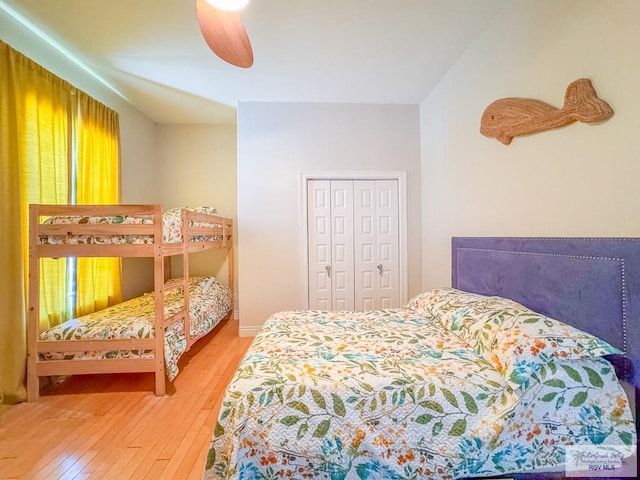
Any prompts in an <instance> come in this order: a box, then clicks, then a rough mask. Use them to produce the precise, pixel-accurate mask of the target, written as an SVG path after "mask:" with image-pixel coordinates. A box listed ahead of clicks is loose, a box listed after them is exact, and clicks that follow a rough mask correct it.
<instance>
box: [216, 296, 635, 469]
mask: <svg viewBox="0 0 640 480" xmlns="http://www.w3.org/2000/svg"><path fill="white" fill-rule="evenodd" d="M464 295H465V294H463V293H462V292H458V291H453V290H452V289H439V290H435V291H433V292H428V293H426V294H422V295H419V296H418V297H416V298H414V299H413V300H412V301H411V302H410V303H409V305H407V307H405V308H402V309H388V310H379V311H369V312H327V311H292V312H281V313H278V314H275V315H273V316H272V317H270V318H269V319H268V320H267V322H266V323H265V324H264V326H263V328H262V330H261V332H260V333H259V334H258V336H257V337H256V338H255V340H254V343H253V345H252V346H251V347H250V349H249V351H248V352H247V354H246V356H245V358H244V359H243V361H242V362H241V364H240V366H239V367H238V369H237V371H236V373H235V375H234V377H233V379H232V381H231V383H230V385H229V387H228V389H227V392H226V395H225V398H224V400H223V403H222V405H221V409H220V414H219V417H218V422H217V423H216V426H215V429H214V432H213V436H212V439H211V445H210V450H209V453H208V457H207V464H206V469H205V473H204V478H206V479H242V480H244V479H275V478H283V477H286V478H299V479H303V478H313V479H329V480H340V479H389V480H395V479H419V478H430V479H453V478H460V477H472V478H476V477H482V476H491V475H494V476H495V475H497V474H506V473H515V472H529V471H532V470H543V471H544V470H547V471H548V470H551V471H553V470H555V471H563V470H564V462H565V448H564V447H565V446H566V445H572V444H576V445H582V444H585V445H603V444H615V445H624V446H628V448H629V449H631V448H633V447H632V446H634V445H635V442H636V433H635V426H634V422H633V418H632V414H631V409H630V406H629V402H628V400H627V397H626V394H625V392H624V390H623V389H622V387H621V386H620V383H619V382H618V380H617V378H616V375H615V372H614V369H613V367H612V365H611V364H610V363H609V362H608V361H607V360H606V359H604V358H602V357H601V355H606V354H610V353H616V352H618V351H617V350H616V349H615V348H613V347H611V346H609V345H608V344H606V343H605V342H603V341H601V340H599V339H597V338H595V337H592V336H590V335H588V334H586V333H584V332H581V331H579V330H576V329H573V328H572V327H570V326H568V325H565V324H562V323H561V322H557V321H555V320H552V319H549V318H546V317H543V316H540V315H538V314H536V313H534V312H531V311H530V310H528V309H526V308H525V307H523V306H521V305H518V304H515V302H510V301H506V300H504V299H502V300H504V302H506V303H504V302H501V301H499V300H492V301H490V302H487V301H486V297H480V296H477V297H476V298H470V297H465V296H464ZM492 298H495V297H492ZM483 302H484V303H483ZM474 309H475V311H473V310H474ZM474 315H475V319H474V317H473V316H474ZM474 322H475V323H474ZM489 347H490V348H489ZM514 372H515V373H514Z"/></svg>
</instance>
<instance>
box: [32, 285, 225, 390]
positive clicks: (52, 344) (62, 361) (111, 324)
mask: <svg viewBox="0 0 640 480" xmlns="http://www.w3.org/2000/svg"><path fill="white" fill-rule="evenodd" d="M183 305H184V295H183V288H182V287H180V288H174V289H171V290H168V291H166V292H165V296H164V314H165V315H164V317H165V319H169V320H165V334H164V361H165V371H166V375H167V377H168V378H169V380H173V379H174V378H175V377H176V375H177V374H178V360H179V359H180V357H181V356H182V354H183V353H185V352H186V351H187V350H188V348H189V340H190V341H191V342H193V341H195V340H197V339H198V338H201V337H203V336H204V335H206V334H207V333H209V332H210V331H211V330H213V329H214V328H215V327H216V325H218V323H220V321H221V320H222V319H224V318H225V317H227V316H229V314H230V313H231V310H232V306H233V295H232V291H231V289H230V288H229V287H226V286H224V285H222V284H220V283H219V282H217V281H216V279H215V277H192V278H190V279H189V313H190V329H189V330H190V339H188V338H187V335H185V331H184V321H183V320H182V317H181V315H180V313H181V311H182V309H183ZM154 318H155V296H154V294H153V293H146V294H144V295H142V296H139V297H136V298H132V299H130V300H127V301H125V302H122V303H119V304H117V305H114V306H112V307H109V308H106V309H104V310H101V311H99V312H94V313H91V314H88V315H85V316H83V317H79V318H75V319H72V320H68V321H66V322H64V323H61V324H60V325H57V326H55V327H52V328H50V329H48V330H45V331H43V332H42V333H40V335H39V341H38V345H39V348H38V351H39V354H38V360H37V362H36V371H35V372H29V374H30V375H37V376H48V375H63V374H76V373H112V372H134V371H154V364H155V359H154V352H153V342H154V338H155V328H154ZM74 342H78V343H77V344H74ZM79 342H82V345H87V346H91V345H95V346H96V348H95V349H91V350H86V347H85V348H83V349H82V350H80V349H78V348H76V347H75V345H81V344H80V343H79ZM145 342H146V343H145ZM147 344H148V346H149V348H148V349H147V348H145V345H147ZM56 345H58V346H56ZM127 345H132V346H134V347H135V348H126V347H127Z"/></svg>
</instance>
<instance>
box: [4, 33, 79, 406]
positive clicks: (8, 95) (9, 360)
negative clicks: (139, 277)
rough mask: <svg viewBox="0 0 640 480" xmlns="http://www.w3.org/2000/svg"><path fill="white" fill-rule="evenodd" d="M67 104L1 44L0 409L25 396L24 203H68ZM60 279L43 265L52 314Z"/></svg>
mask: <svg viewBox="0 0 640 480" xmlns="http://www.w3.org/2000/svg"><path fill="white" fill-rule="evenodd" d="M70 102H71V86H70V85H69V84H68V83H67V82H64V81H63V80H61V79H60V78H58V77H56V76H55V75H53V74H51V73H50V72H48V71H46V70H45V69H43V68H42V67H40V66H38V65H37V64H35V63H34V62H32V61H31V60H29V59H28V58H27V57H25V56H23V55H22V54H20V53H19V52H17V51H15V50H13V49H12V48H11V47H9V46H8V45H7V44H5V43H4V42H1V41H0V225H2V228H0V245H2V248H0V264H1V265H2V268H3V273H2V275H0V305H2V307H3V308H2V310H3V312H2V315H0V402H1V403H15V402H18V401H22V400H24V399H25V398H26V392H25V388H24V385H23V381H24V376H25V360H26V308H25V302H26V298H27V281H28V276H27V274H26V272H28V223H29V222H28V204H29V203H66V202H67V185H68V171H67V153H68V148H69V143H68V133H67V132H68V131H69V130H68V121H69V117H68V111H69V105H70V104H71V103H70ZM45 171H46V172H47V173H46V179H47V181H42V180H43V173H44V172H45ZM65 275H66V274H65V268H64V263H62V262H60V261H50V262H46V263H45V264H43V271H42V276H41V279H42V283H41V287H42V289H43V290H42V300H41V301H42V302H43V304H44V305H45V306H46V308H47V309H49V310H51V311H56V312H64V306H65V296H64V292H65V289H64V279H65ZM49 287H50V288H49ZM52 320H53V321H54V322H56V321H58V319H57V318H53V319H52ZM44 321H45V323H47V319H44Z"/></svg>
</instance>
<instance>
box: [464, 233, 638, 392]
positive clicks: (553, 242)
mask: <svg viewBox="0 0 640 480" xmlns="http://www.w3.org/2000/svg"><path fill="white" fill-rule="evenodd" d="M452 274H453V279H452V280H453V281H452V286H453V287H454V288H458V289H460V290H465V291H469V292H473V293H480V294H483V295H499V296H501V297H507V298H511V299H513V300H515V301H517V302H519V303H522V304H523V305H525V306H526V307H528V308H530V309H532V310H534V311H537V312H539V313H542V314H544V315H547V316H549V317H552V318H555V319H557V320H561V321H563V322H565V323H569V324H571V325H573V326H575V327H577V328H579V329H581V330H584V331H586V332H589V333H592V334H594V335H596V336H598V337H600V338H602V339H603V340H606V341H607V342H609V343H610V344H612V345H614V346H615V347H618V348H619V349H620V350H622V351H623V352H624V356H623V357H620V356H615V357H612V358H611V359H610V360H611V361H612V362H613V363H614V364H615V365H616V370H617V372H618V376H619V377H621V378H622V379H623V380H625V381H627V382H629V383H631V384H633V385H634V386H635V387H636V392H638V391H639V388H640V238H508V237H507V238H498V237H477V238H469V237H466V238H463V237H458V238H453V239H452Z"/></svg>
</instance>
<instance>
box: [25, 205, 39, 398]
mask: <svg viewBox="0 0 640 480" xmlns="http://www.w3.org/2000/svg"><path fill="white" fill-rule="evenodd" d="M39 221H40V215H39V213H38V205H29V308H28V313H27V401H28V402H36V401H37V400H38V396H39V395H40V382H39V380H38V372H37V371H36V368H37V365H36V362H37V360H38V332H39V328H38V326H39V323H40V318H39V317H40V298H39V291H40V290H39V288H38V282H39V281H40V259H39V257H38V252H37V245H38V235H37V230H38V222H39Z"/></svg>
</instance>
